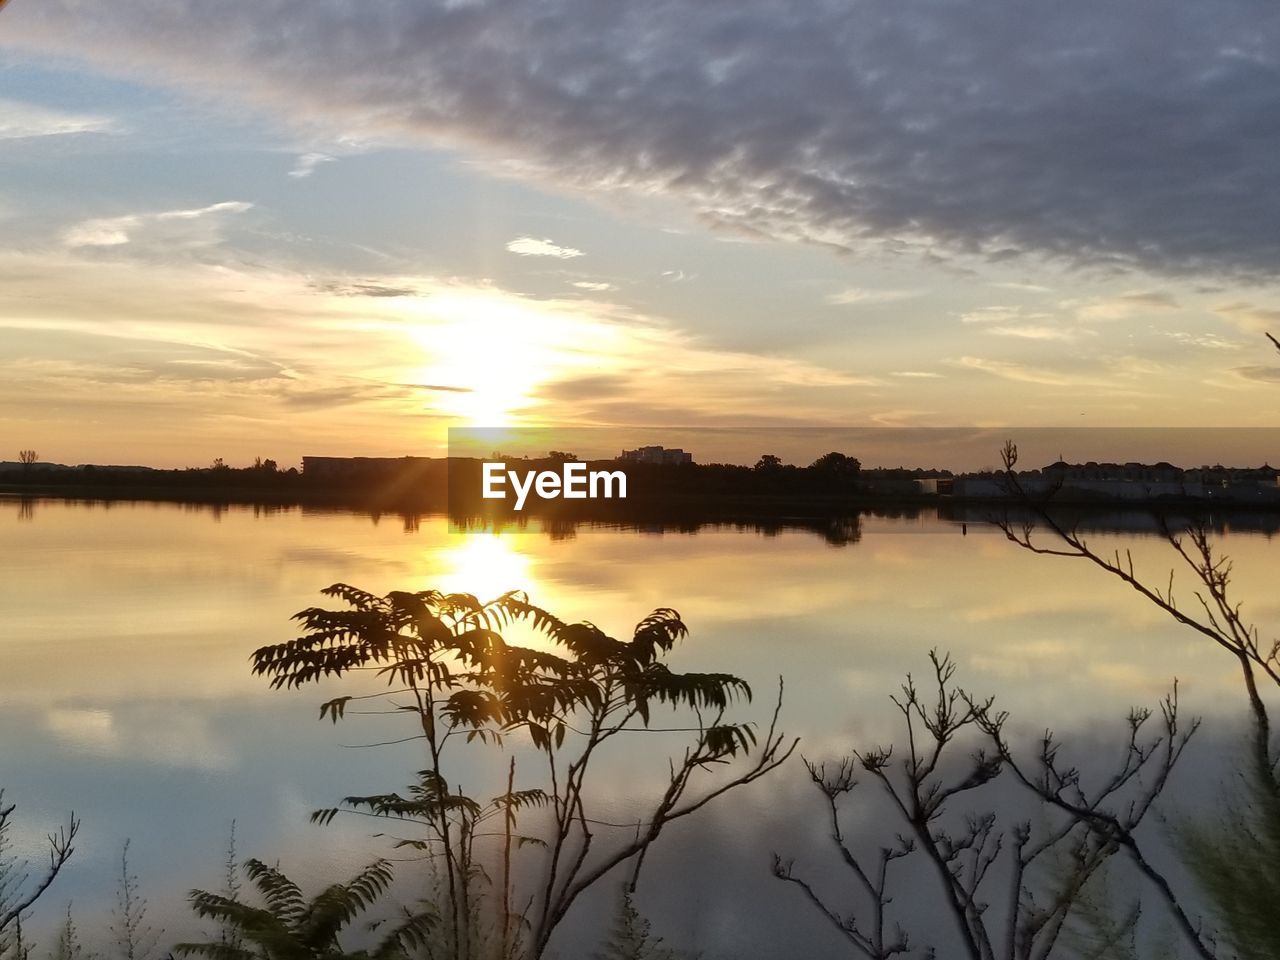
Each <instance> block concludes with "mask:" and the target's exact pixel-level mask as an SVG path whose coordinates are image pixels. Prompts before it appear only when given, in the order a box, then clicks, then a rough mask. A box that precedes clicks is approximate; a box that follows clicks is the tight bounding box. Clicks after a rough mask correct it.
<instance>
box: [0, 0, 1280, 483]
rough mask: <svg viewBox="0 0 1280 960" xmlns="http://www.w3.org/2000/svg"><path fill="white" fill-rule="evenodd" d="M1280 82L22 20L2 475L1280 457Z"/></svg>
mask: <svg viewBox="0 0 1280 960" xmlns="http://www.w3.org/2000/svg"><path fill="white" fill-rule="evenodd" d="M1277 50H1280V8H1274V7H1273V6H1272V5H1269V4H1264V3H1261V2H1257V0H1221V2H1218V3H1215V4H1212V5H1205V4H1198V5H1197V4H1186V3H1180V2H1176V0H1153V2H1150V3H1146V4H1141V5H1137V4H1115V3H1112V2H1102V0H1081V2H1079V3H1074V4H1065V5H1064V4H1049V3H1040V2H1036V3H1033V4H1030V5H1028V4H1027V3H1026V2H1025V0H984V2H982V3H963V2H958V0H919V2H913V3H911V4H903V3H901V2H898V0H892V2H891V0H734V2H727V0H699V2H686V3H673V2H669V0H667V2H663V0H644V2H635V3H629V4H618V3H601V2H599V0H524V2H516V0H359V2H357V0H221V2H219V3H217V4H210V3H201V2H198V0H115V2H112V3H110V4H103V3H94V2H89V0H39V2H36V0H11V2H10V3H8V4H7V5H5V6H3V8H2V9H0V444H6V445H7V448H12V451H11V452H9V453H5V450H4V449H0V460H3V459H15V458H16V455H17V451H18V449H20V448H25V447H31V448H35V449H37V450H38V451H39V452H40V454H41V457H42V459H45V460H49V461H56V462H64V463H80V462H99V463H146V464H152V465H157V466H187V465H206V464H208V463H210V462H212V460H213V459H214V458H216V457H221V458H223V459H224V460H225V462H227V463H229V464H233V465H239V464H243V463H247V462H250V461H252V459H253V458H254V457H255V456H261V457H271V458H273V459H275V460H277V461H278V462H280V463H281V464H282V465H287V464H293V463H297V462H298V461H299V460H300V458H301V457H302V456H304V455H311V454H316V455H388V456H398V455H403V454H432V453H436V452H440V451H441V449H442V447H443V445H444V443H445V440H446V431H447V428H448V427H451V426H467V427H506V426H516V425H536V426H543V427H550V428H555V427H556V426H558V425H589V426H611V427H617V426H619V425H631V426H633V427H636V428H638V429H640V430H641V432H643V430H644V429H646V428H648V427H649V426H652V427H654V431H653V432H654V433H655V434H657V435H655V436H654V437H652V438H649V439H650V440H651V442H661V436H660V434H661V431H660V430H659V429H657V428H659V427H661V426H663V425H684V426H689V427H712V426H735V427H751V428H774V429H778V430H782V431H787V430H799V429H800V428H806V429H812V428H830V427H874V426H891V427H917V426H931V427H937V426H945V427H982V428H990V429H998V428H1003V427H1014V426H1024V427H1030V426H1053V427H1071V428H1078V427H1093V426H1098V427H1101V426H1111V427H1115V426H1123V427H1174V426H1178V427H1186V426H1191V427H1228V426H1229V427H1259V426H1274V425H1275V413H1274V411H1275V400H1276V396H1277V389H1280V356H1278V355H1277V354H1276V352H1275V351H1274V349H1273V348H1272V347H1271V346H1270V344H1269V343H1268V342H1267V341H1266V339H1265V337H1264V336H1263V334H1264V332H1265V331H1267V330H1271V331H1273V332H1275V333H1277V335H1280V275H1278V273H1277V270H1278V265H1280V230H1277V229H1276V224H1277V223H1280V165H1277V164H1276V162H1275V158H1276V156H1277V155H1280V55H1278V54H1277V53H1276V51H1277ZM760 452H762V451H758V450H744V451H743V452H742V458H743V459H744V460H745V461H747V462H752V461H754V459H755V457H756V456H757V455H758V454H759V453H760ZM817 452H821V451H815V453H817ZM1264 453H1265V451H1260V452H1259V455H1258V459H1259V460H1261V459H1264V458H1265V457H1264ZM866 459H867V458H865V457H864V460H866ZM871 459H874V458H871ZM1271 459H1272V460H1275V459H1277V457H1275V456H1273V457H1271Z"/></svg>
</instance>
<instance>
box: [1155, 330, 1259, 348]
mask: <svg viewBox="0 0 1280 960" xmlns="http://www.w3.org/2000/svg"><path fill="white" fill-rule="evenodd" d="M1161 332H1162V333H1163V334H1164V335H1165V336H1166V337H1168V338H1169V339H1171V340H1176V341H1177V342H1178V343H1180V344H1182V345H1183V346H1187V347H1202V348H1203V349H1205V350H1242V349H1244V344H1243V343H1241V342H1240V341H1239V340H1227V339H1224V338H1223V337H1220V336H1218V335H1217V334H1216V333H1188V332H1186V331H1185V330H1163V331H1161Z"/></svg>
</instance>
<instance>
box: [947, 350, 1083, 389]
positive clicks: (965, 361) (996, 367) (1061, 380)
mask: <svg viewBox="0 0 1280 960" xmlns="http://www.w3.org/2000/svg"><path fill="white" fill-rule="evenodd" d="M946 362H947V363H950V364H952V365H954V366H957V367H963V368H965V369H967V370H980V371H982V372H983V373H989V374H991V375H992V376H996V377H1000V378H1002V379H1004V380H1015V381H1017V382H1019V383H1037V384H1040V385H1042V386H1047V387H1079V386H1082V385H1084V381H1082V380H1081V379H1080V378H1079V377H1073V376H1069V375H1068V374H1065V373H1059V372H1057V371H1055V370H1046V369H1044V368H1042V367H1029V366H1025V365H1023V364H1020V363H1010V362H1009V361H1007V360H987V359H984V358H982V357H960V358H959V359H956V360H948V361H946Z"/></svg>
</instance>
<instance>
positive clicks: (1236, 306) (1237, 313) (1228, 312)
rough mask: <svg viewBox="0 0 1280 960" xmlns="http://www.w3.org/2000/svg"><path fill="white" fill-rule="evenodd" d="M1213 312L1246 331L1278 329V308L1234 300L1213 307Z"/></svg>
mask: <svg viewBox="0 0 1280 960" xmlns="http://www.w3.org/2000/svg"><path fill="white" fill-rule="evenodd" d="M1213 312H1214V313H1216V314H1217V315H1218V316H1220V317H1222V318H1223V319H1224V320H1227V321H1229V322H1230V323H1233V324H1235V326H1237V327H1239V328H1240V329H1241V330H1243V331H1245V332H1246V333H1268V332H1272V331H1277V330H1280V309H1276V308H1274V307H1260V306H1257V305H1255V304H1252V303H1246V302H1236V303H1226V304H1223V305H1222V306H1220V307H1214V310H1213Z"/></svg>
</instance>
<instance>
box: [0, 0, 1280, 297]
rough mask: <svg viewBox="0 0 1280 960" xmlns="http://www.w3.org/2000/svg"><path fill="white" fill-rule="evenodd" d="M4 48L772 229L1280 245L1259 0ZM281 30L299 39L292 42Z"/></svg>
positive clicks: (262, 30) (485, 14)
mask: <svg viewBox="0 0 1280 960" xmlns="http://www.w3.org/2000/svg"><path fill="white" fill-rule="evenodd" d="M5 18H6V22H5V37H4V42H5V43H6V44H11V45H18V46H20V47H22V48H24V49H26V50H32V51H38V52H41V53H45V54H71V55H80V56H83V57H86V58H89V59H91V60H96V61H99V62H101V63H103V64H105V65H107V66H108V67H109V68H112V69H116V70H122V69H123V70H132V71H134V72H135V73H136V74H138V75H141V76H146V77H147V78H148V79H149V80H154V79H156V78H158V77H168V78H170V79H171V80H173V81H175V82H178V83H182V84H186V85H188V86H190V87H192V88H194V89H197V90H199V91H202V92H207V91H209V90H212V89H222V90H224V91H226V95H227V96H228V97H232V98H236V99H237V100H243V99H244V98H246V97H247V98H251V99H254V100H256V101H258V102H260V103H265V104H268V105H270V106H273V107H274V108H275V109H276V110H277V111H278V113H279V115H280V116H281V117H282V118H285V119H286V120H288V121H295V120H296V121H298V122H299V123H306V124H310V125H315V124H317V123H319V124H324V125H327V126H328V128H330V129H331V130H340V131H342V132H344V133H346V132H354V133H356V134H361V135H367V136H369V137H373V138H376V137H383V138H386V137H388V136H399V137H401V138H402V139H404V140H416V141H417V142H423V143H431V144H439V145H446V146H452V147H462V148H466V149H468V150H470V151H472V152H473V153H479V154H482V155H483V156H487V157H489V158H491V160H492V161H493V162H499V161H503V162H506V163H507V165H508V168H509V169H520V170H523V171H524V172H525V173H526V174H527V175H528V176H533V177H539V178H543V179H547V180H552V181H555V182H556V183H559V184H563V185H568V186H570V187H572V188H575V189H579V190H583V191H597V192H615V191H618V190H629V191H633V192H639V193H662V194H665V195H668V196H674V197H677V198H681V199H683V201H684V202H685V203H686V204H687V205H689V206H690V207H692V208H693V209H695V210H696V211H697V212H698V213H699V214H700V215H701V216H702V217H704V218H706V219H707V220H708V221H710V222H713V223H716V224H719V225H725V226H730V227H734V228H739V229H742V230H744V231H746V232H750V233H755V234H764V235H767V236H772V237H777V238H782V239H795V240H804V241H810V242H817V243H823V244H831V245H835V246H837V247H840V248H844V249H861V248H865V247H868V246H878V247H881V248H883V249H887V250H890V251H899V250H919V251H927V252H929V253H931V254H933V255H943V256H961V257H980V258H982V257H985V258H989V259H993V260H1007V259H1012V258H1019V257H1043V258H1049V259H1053V260H1056V261H1065V262H1068V263H1072V264H1076V265H1103V266H1107V267H1120V268H1124V267H1137V268H1140V269H1143V270H1148V271H1155V272H1160V273H1166V274H1199V275H1204V276H1223V275H1237V274H1245V275H1254V276H1271V275H1273V274H1274V271H1275V264H1276V263H1277V262H1280V232H1278V231H1276V230H1275V229H1274V225H1275V223H1276V222H1277V221H1280V189H1277V181H1276V167H1275V163H1274V158H1275V156H1276V155H1277V152H1280V124H1277V123H1276V122H1275V104H1276V102H1277V100H1280V71H1277V70H1276V69H1275V68H1274V59H1273V51H1274V50H1275V49H1276V48H1277V46H1278V45H1280V18H1275V17H1270V16H1263V15H1260V13H1259V7H1258V5H1257V2H1256V0H1219V2H1217V3H1213V4H1188V3H1185V2H1182V0H1153V2H1151V3H1147V4H1139V5H1135V4H1118V3H1114V2H1111V0H1081V2H1079V3H1072V4H1061V5H1058V6H1056V7H1045V8H1043V9H1039V10H1038V12H1037V16H1035V17H1028V16H1025V9H1024V6H1023V4H1022V3H1020V2H1019V0H990V2H986V3H983V4H981V5H978V6H975V5H973V4H957V3H951V2H946V0H921V2H919V3H911V4H891V3H887V2H882V0H863V2H857V3H849V2H846V0H807V2H804V3H800V2H795V0H788V2H783V3H779V2H777V0H740V2H736V3H705V4H692V5H690V4H601V3H600V2H599V0H546V2H540V3H536V4H511V3H458V2H456V0H382V2H379V3H378V5H377V13H376V15H368V11H367V9H366V5H361V4H357V3H356V2H354V0H276V2H272V3H261V2H257V0H227V2H224V3H219V4H217V5H216V6H213V5H210V4H208V3H205V2H201V0H119V2H115V3H110V4H97V5H86V4H84V3H82V2H78V0H44V2H41V3H29V4H19V5H13V6H12V9H9V10H6V11H5ZM285 37H287V38H288V42H287V43H283V42H277V40H279V38H285Z"/></svg>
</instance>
